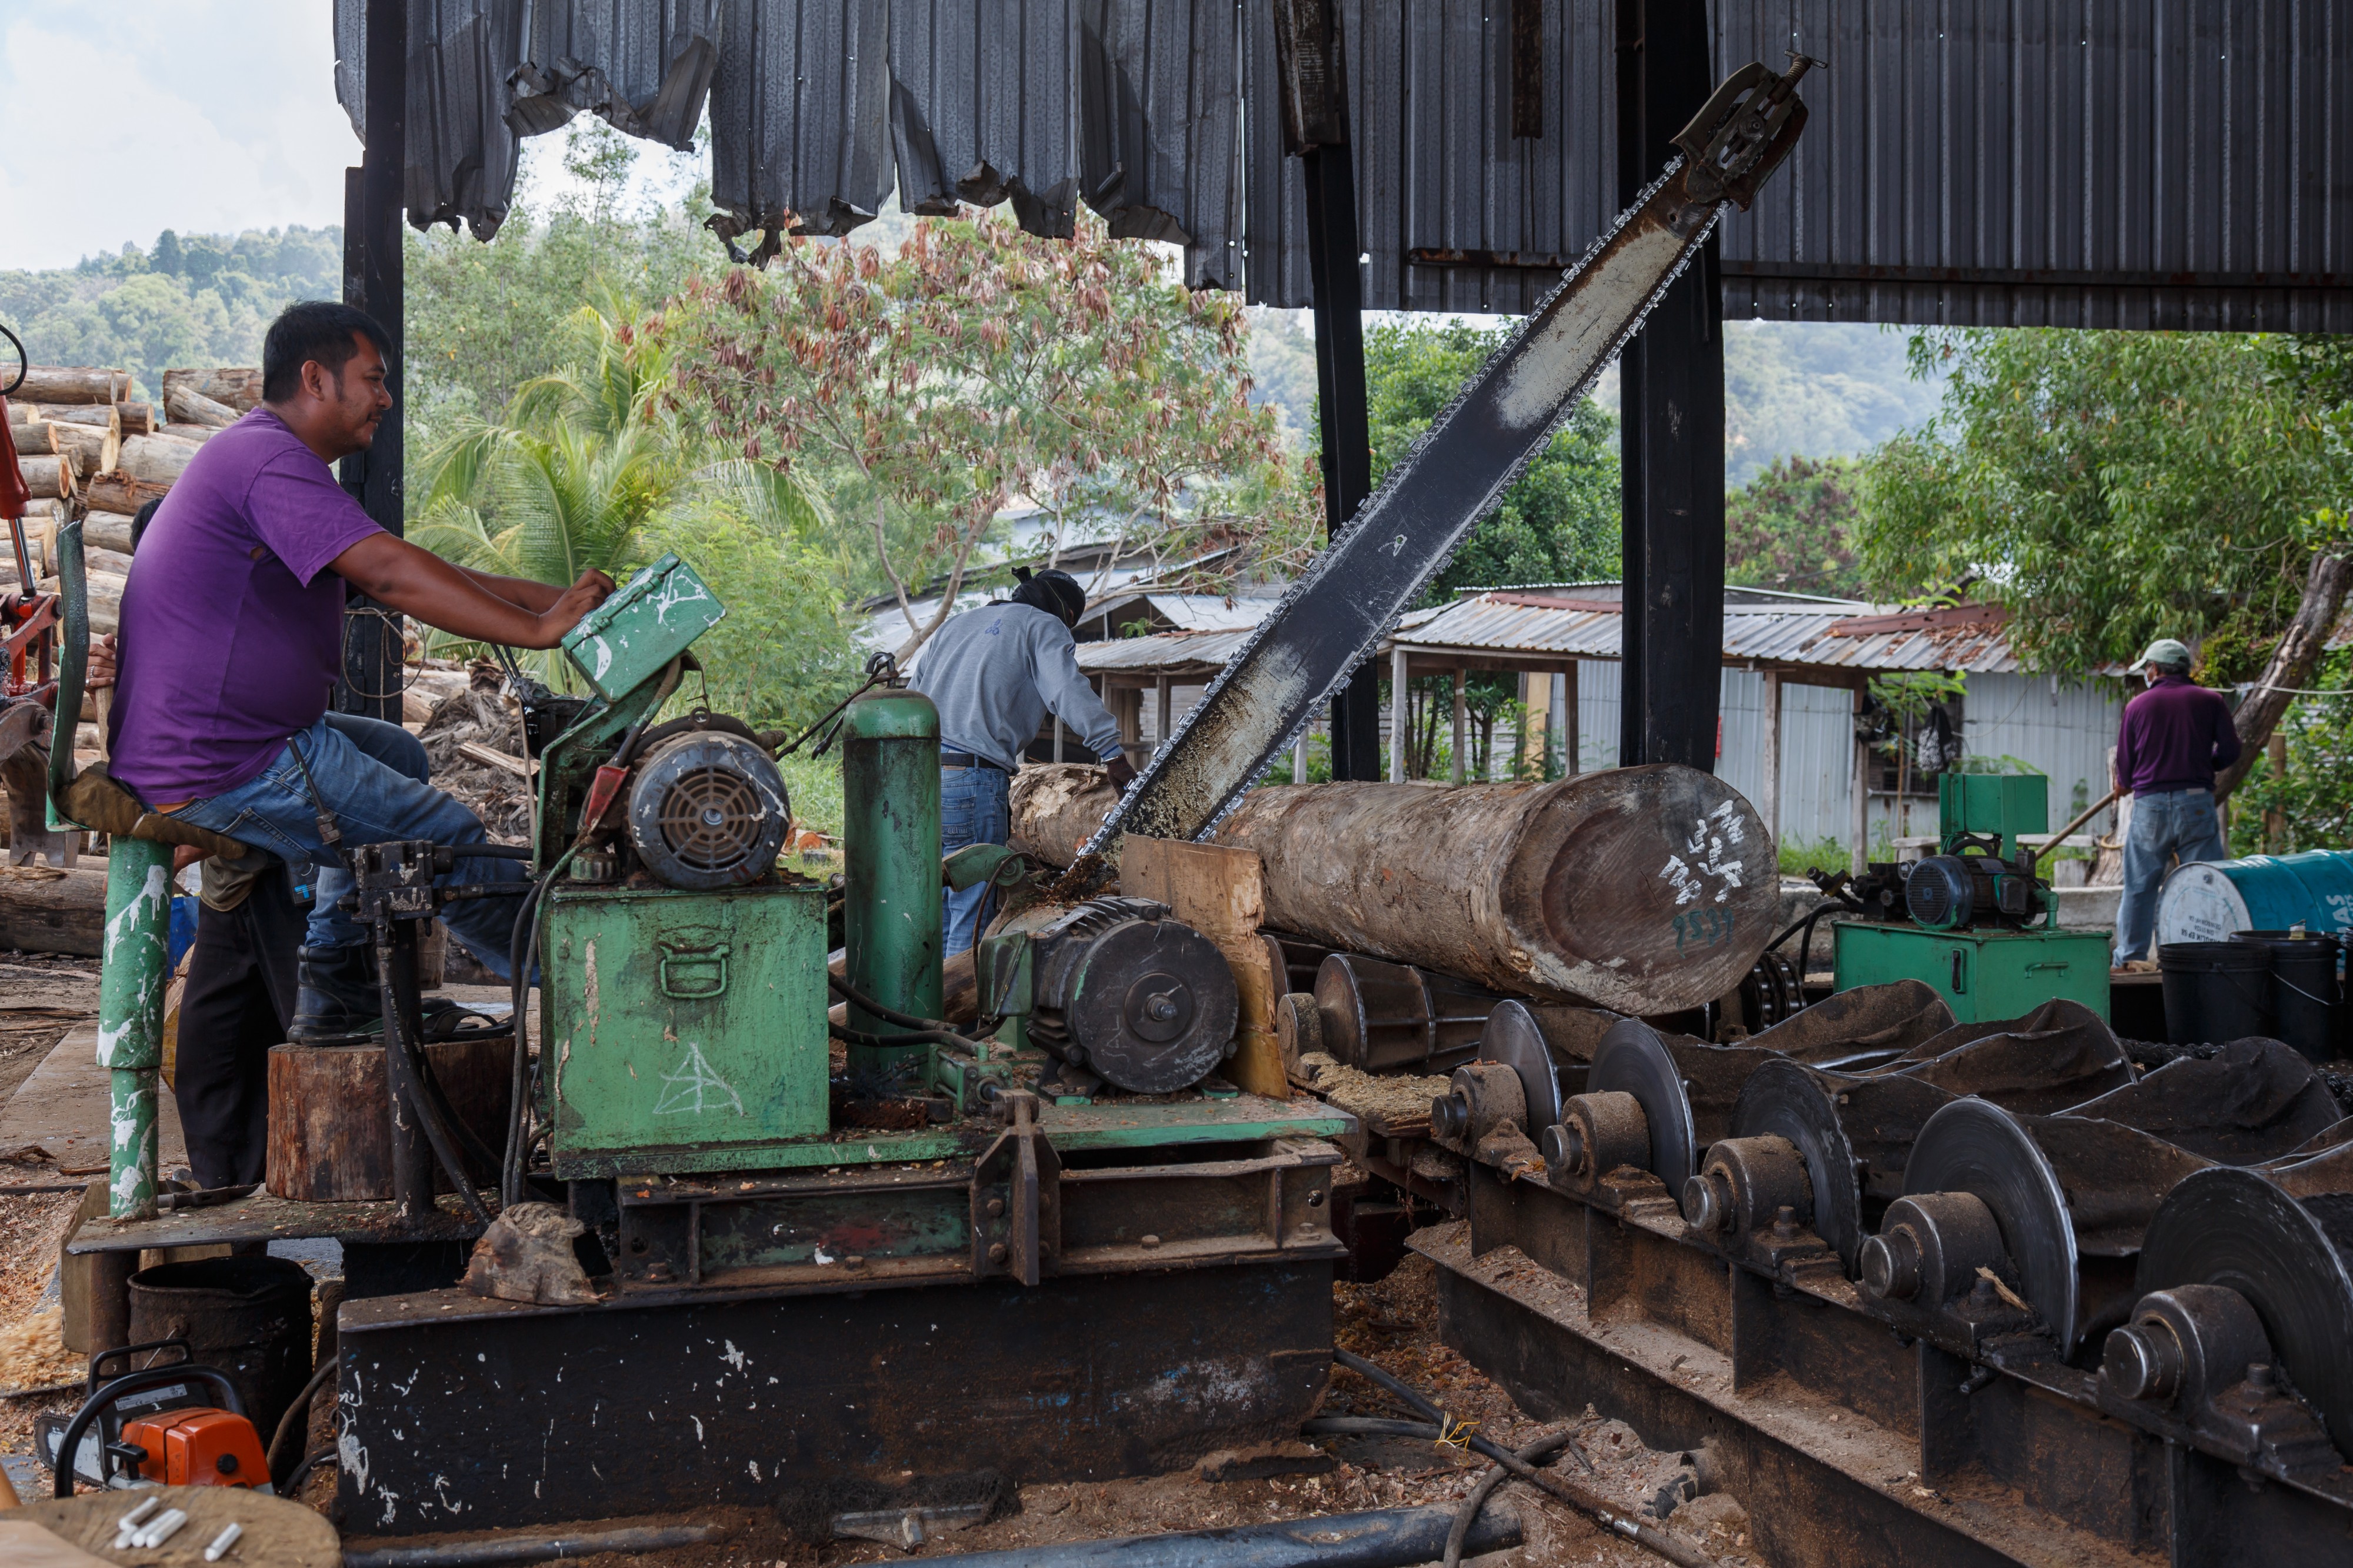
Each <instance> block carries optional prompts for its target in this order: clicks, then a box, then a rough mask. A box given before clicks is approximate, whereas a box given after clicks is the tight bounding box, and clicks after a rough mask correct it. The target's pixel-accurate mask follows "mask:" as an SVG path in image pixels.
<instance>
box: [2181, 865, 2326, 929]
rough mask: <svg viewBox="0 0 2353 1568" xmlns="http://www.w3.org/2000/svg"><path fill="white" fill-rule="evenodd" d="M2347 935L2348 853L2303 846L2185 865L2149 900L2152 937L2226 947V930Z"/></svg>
mask: <svg viewBox="0 0 2353 1568" xmlns="http://www.w3.org/2000/svg"><path fill="white" fill-rule="evenodd" d="M2293 926H2302V927H2303V928H2304V929H2305V930H2306V931H2313V932H2316V933H2318V932H2324V931H2353V854H2348V853H2346V852H2344V851H2342V850H2337V849H2307V850H2306V851H2305V852H2304V853H2303V854H2300V855H2250V856H2248V857H2247V858H2245V859H2243V860H2193V861H2191V862H2190V863H2189V865H2187V866H2177V867H2176V868H2174V869H2173V871H2172V873H2171V874H2170V875H2169V876H2168V877H2167V878H2166V879H2165V885H2164V886H2163V887H2162V888H2160V889H2158V895H2157V940H2158V942H2159V943H2165V942H2228V941H2230V940H2231V935H2232V932H2234V931H2286V930H2288V929H2289V928H2290V927H2293Z"/></svg>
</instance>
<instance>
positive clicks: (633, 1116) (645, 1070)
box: [540, 883, 830, 1180]
mask: <svg viewBox="0 0 2353 1568" xmlns="http://www.w3.org/2000/svg"><path fill="white" fill-rule="evenodd" d="M540 940H541V947H540V966H541V974H542V977H543V985H544V987H545V992H546V1005H547V1011H546V1020H547V1022H546V1033H545V1036H544V1038H543V1044H542V1049H541V1063H542V1069H541V1077H542V1082H543V1086H544V1087H543V1093H544V1095H545V1097H546V1100H547V1105H548V1110H549V1111H550V1115H549V1118H548V1120H549V1123H550V1125H551V1127H552V1128H553V1129H554V1131H553V1133H552V1135H551V1136H552V1145H553V1154H554V1168H555V1174H556V1175H557V1176H559V1177H562V1178H565V1179H566V1180H572V1179H577V1178H584V1177H590V1176H612V1175H636V1174H651V1173H659V1172H664V1171H723V1170H743V1169H746V1168H750V1167H754V1166H758V1165H762V1164H768V1163H775V1154H774V1152H773V1150H774V1145H775V1144H776V1143H777V1142H779V1141H782V1140H786V1139H794V1138H805V1137H807V1135H808V1134H810V1133H812V1132H823V1131H825V1130H826V1127H827V1105H826V1082H827V1056H826V1052H827V1041H826V1026H825V1016H826V1005H827V1003H828V1001H829V1000H830V998H829V997H828V994H827V991H826V978H825V892H824V889H822V888H820V887H818V885H816V884H814V883H786V884H784V885H781V886H774V885H772V886H766V887H749V888H740V889H728V890H725V891H722V892H704V893H689V892H676V891H672V890H670V889H654V888H646V889H637V888H593V889H592V888H577V887H572V888H565V887H559V890H557V891H556V892H555V893H554V896H553V897H552V898H551V899H550V900H549V901H548V912H547V924H546V929H545V931H544V932H543V934H542V936H541V939H540Z"/></svg>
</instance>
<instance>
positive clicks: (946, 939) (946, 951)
mask: <svg viewBox="0 0 2353 1568" xmlns="http://www.w3.org/2000/svg"><path fill="white" fill-rule="evenodd" d="M1012 784H1013V780H1012V777H1011V775H1009V774H1007V773H998V772H997V770H996V769H995V768H942V769H941V770H940V853H941V854H942V855H943V856H947V855H953V854H955V852H956V851H957V850H959V849H961V848H963V847H965V845H967V844H1002V843H1004V842H1005V841H1006V840H1007V839H1008V838H1009V837H1012V833H1013V814H1012V810H1011V808H1010V806H1009V805H1008V804H1007V792H1008V790H1009V789H1010V788H1011V787H1012ZM988 894H989V887H988V884H987V883H986V882H983V883H982V884H981V885H980V886H979V887H976V888H966V889H965V890H964V891H963V892H961V893H958V892H953V891H952V892H950V893H949V894H948V900H947V911H946V916H945V918H944V920H943V921H942V922H941V923H942V926H943V928H944V929H943V931H942V932H941V937H942V941H941V944H940V955H941V956H942V957H944V958H954V957H955V955H956V954H957V953H959V952H964V951H965V949H967V948H969V947H970V946H972V944H973V943H974V942H976V941H977V940H979V937H980V931H981V921H982V919H983V917H984V915H985V914H986V912H987V911H986V910H984V908H983V905H984V904H985V903H986V902H987V899H988Z"/></svg>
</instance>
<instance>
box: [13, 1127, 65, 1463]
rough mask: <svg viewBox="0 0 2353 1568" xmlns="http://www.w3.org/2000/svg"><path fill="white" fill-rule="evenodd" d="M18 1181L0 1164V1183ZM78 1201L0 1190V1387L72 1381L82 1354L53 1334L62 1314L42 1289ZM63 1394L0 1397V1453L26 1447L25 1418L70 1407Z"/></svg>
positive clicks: (29, 1424) (29, 1423)
mask: <svg viewBox="0 0 2353 1568" xmlns="http://www.w3.org/2000/svg"><path fill="white" fill-rule="evenodd" d="M25 1179H26V1177H25V1175H24V1174H23V1173H21V1172H20V1171H19V1168H18V1167H16V1166H0V1183H14V1182H22V1181H24V1180H25ZM80 1205H81V1194H79V1193H26V1194H0V1388H37V1387H40V1386H43V1385H45V1384H54V1383H62V1382H68V1381H74V1380H78V1379H79V1377H80V1376H81V1374H82V1371H83V1363H82V1359H81V1358H80V1357H79V1356H76V1355H69V1354H68V1353H67V1352H66V1349H65V1346H64V1344H63V1343H62V1342H61V1341H60V1340H59V1338H58V1334H59V1331H61V1330H62V1328H63V1326H64V1317H63V1314H62V1313H61V1312H60V1311H58V1310H57V1307H56V1302H55V1298H54V1297H51V1298H50V1299H49V1300H47V1301H45V1300H43V1298H44V1296H45V1295H47V1294H48V1291H49V1284H50V1281H51V1279H53V1278H54V1277H55V1276H56V1273H57V1267H58V1243H59V1242H61V1241H63V1240H64V1239H65V1234H66V1228H67V1226H69V1225H71V1224H72V1222H73V1215H74V1210H75V1209H77V1208H79V1206H80ZM78 1403H79V1400H78V1398H77V1397H76V1396H75V1395H73V1394H37V1395H34V1396H31V1397H29V1398H16V1399H0V1453H7V1454H29V1453H31V1452H32V1451H33V1418H34V1417H35V1416H36V1415H40V1414H41V1413H42V1412H44V1411H48V1410H65V1411H70V1410H71V1409H73V1408H74V1406H75V1405H77V1404H78Z"/></svg>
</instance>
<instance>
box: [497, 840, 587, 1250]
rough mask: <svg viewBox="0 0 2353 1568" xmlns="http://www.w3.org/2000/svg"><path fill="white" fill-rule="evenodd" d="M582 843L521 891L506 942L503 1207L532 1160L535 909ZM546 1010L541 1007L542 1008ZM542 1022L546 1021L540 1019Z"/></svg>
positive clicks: (518, 1196) (517, 1195) (512, 1200)
mask: <svg viewBox="0 0 2353 1568" xmlns="http://www.w3.org/2000/svg"><path fill="white" fill-rule="evenodd" d="M580 848H581V847H580V845H578V844H577V843H575V844H574V845H573V846H572V847H570V848H568V849H566V850H565V852H564V853H563V854H561V855H559V856H557V857H556V858H555V863H554V865H553V866H550V867H549V868H547V869H546V871H544V872H543V873H542V874H541V876H540V877H539V879H537V880H535V881H534V882H533V883H532V885H531V890H530V891H529V892H526V893H525V894H524V895H523V899H522V908H521V909H520V910H516V911H515V923H514V929H513V932H512V935H511V936H510V937H509V938H508V940H507V986H508V992H509V994H510V996H511V997H512V1013H513V1016H514V1055H513V1057H512V1066H511V1068H510V1073H509V1085H508V1089H509V1099H508V1101H507V1147H506V1158H505V1159H503V1160H502V1161H501V1162H500V1164H499V1202H500V1203H501V1205H509V1204H519V1203H521V1202H522V1201H523V1197H524V1194H523V1172H524V1170H525V1168H526V1167H527V1166H528V1165H529V1164H530V1150H529V1147H528V1145H527V1144H526V1142H525V1141H524V1138H523V1131H524V1128H525V1125H526V1124H527V1122H528V1121H529V1120H530V1095H529V1094H528V1092H527V1090H528V1088H529V1084H528V1079H529V1077H530V1071H529V1063H530V1058H531V1030H530V1028H529V1026H528V1023H527V1019H528V1015H529V1012H530V998H531V970H532V965H533V963H536V962H537V961H538V953H539V907H540V905H541V904H542V903H543V901H545V900H546V897H547V890H548V889H549V888H550V887H552V886H554V882H555V879H556V878H557V877H558V876H560V875H562V874H563V871H564V868H565V867H566V866H569V865H570V864H571V863H572V858H573V857H574V856H575V855H577V854H579V853H580ZM543 1011H544V1009H543ZM541 1021H542V1023H543V1024H544V1022H545V1020H544V1018H543V1019H542V1020H541Z"/></svg>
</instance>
